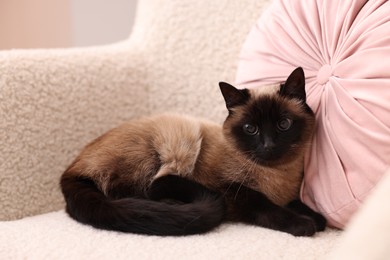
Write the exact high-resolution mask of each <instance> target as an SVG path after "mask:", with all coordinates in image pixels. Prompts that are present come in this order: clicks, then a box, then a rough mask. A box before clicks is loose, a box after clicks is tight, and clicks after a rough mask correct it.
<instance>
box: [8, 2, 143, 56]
mask: <svg viewBox="0 0 390 260" xmlns="http://www.w3.org/2000/svg"><path fill="white" fill-rule="evenodd" d="M135 7H136V0H112V1H110V0H0V50H1V49H11V48H56V47H72V46H88V45H100V44H106V43H111V42H116V41H119V40H123V39H125V38H126V37H128V35H129V34H130V32H131V27H132V24H133V19H134V12H135Z"/></svg>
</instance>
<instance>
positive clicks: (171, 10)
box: [130, 0, 269, 121]
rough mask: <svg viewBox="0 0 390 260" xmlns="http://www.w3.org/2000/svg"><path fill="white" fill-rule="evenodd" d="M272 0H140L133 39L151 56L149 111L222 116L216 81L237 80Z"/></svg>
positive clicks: (145, 53)
mask: <svg viewBox="0 0 390 260" xmlns="http://www.w3.org/2000/svg"><path fill="white" fill-rule="evenodd" d="M268 2H269V0H245V1H236V0H213V1H209V0H185V1H182V0H169V1H167V0H142V1H139V4H138V10H137V15H136V20H135V25H134V29H133V33H132V35H131V37H130V42H131V43H132V44H133V47H134V46H136V47H137V48H139V50H140V51H141V52H143V54H144V55H145V57H147V62H148V65H147V76H146V78H145V80H146V81H147V82H146V86H148V88H149V93H150V100H149V101H150V102H149V104H150V112H151V113H156V112H161V111H177V112H183V113H188V114H192V115H197V116H203V117H207V118H210V119H213V120H218V121H222V120H223V119H224V117H225V116H226V111H225V106H224V102H223V99H222V96H221V94H220V91H219V87H218V82H219V81H227V82H230V83H234V80H235V74H236V65H237V62H238V56H239V52H240V48H241V46H242V44H243V42H244V41H245V38H246V35H247V34H248V32H249V30H250V29H251V27H252V26H254V24H255V22H256V20H257V18H258V17H259V16H260V15H261V12H262V10H263V8H264V7H265V6H266V5H267V3H268Z"/></svg>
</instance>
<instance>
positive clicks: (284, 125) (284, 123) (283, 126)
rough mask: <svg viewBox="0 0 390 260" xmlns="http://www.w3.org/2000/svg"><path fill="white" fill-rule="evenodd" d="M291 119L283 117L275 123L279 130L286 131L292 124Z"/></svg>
mask: <svg viewBox="0 0 390 260" xmlns="http://www.w3.org/2000/svg"><path fill="white" fill-rule="evenodd" d="M292 124H293V121H292V120H291V119H290V118H287V117H284V118H282V119H280V120H279V121H278V123H277V125H276V126H277V127H278V129H279V130H280V131H287V130H288V129H290V127H291V126H292Z"/></svg>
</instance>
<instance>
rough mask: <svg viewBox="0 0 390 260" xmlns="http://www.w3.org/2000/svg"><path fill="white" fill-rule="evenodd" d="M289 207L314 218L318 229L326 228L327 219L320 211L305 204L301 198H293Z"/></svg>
mask: <svg viewBox="0 0 390 260" xmlns="http://www.w3.org/2000/svg"><path fill="white" fill-rule="evenodd" d="M287 208H289V209H291V210H292V211H294V212H296V213H298V214H300V215H305V216H308V217H310V218H312V219H313V220H314V222H315V223H316V229H317V231H324V230H325V228H326V219H325V218H324V217H323V216H322V215H321V214H319V213H317V212H315V211H314V210H312V209H311V208H309V207H308V206H306V205H305V204H303V203H302V202H301V201H300V200H293V201H291V202H290V203H289V204H288V205H287Z"/></svg>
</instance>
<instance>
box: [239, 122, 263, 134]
mask: <svg viewBox="0 0 390 260" xmlns="http://www.w3.org/2000/svg"><path fill="white" fill-rule="evenodd" d="M242 130H244V133H245V134H247V135H255V134H257V133H258V132H259V128H258V127H257V126H255V125H251V124H245V125H244V126H243V127H242Z"/></svg>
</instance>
